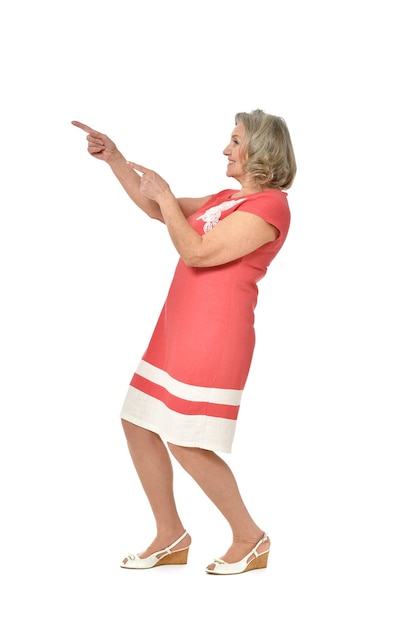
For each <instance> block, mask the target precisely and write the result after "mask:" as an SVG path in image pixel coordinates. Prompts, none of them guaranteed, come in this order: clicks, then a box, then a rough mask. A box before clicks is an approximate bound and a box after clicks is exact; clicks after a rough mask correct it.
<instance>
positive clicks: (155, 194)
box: [127, 161, 172, 204]
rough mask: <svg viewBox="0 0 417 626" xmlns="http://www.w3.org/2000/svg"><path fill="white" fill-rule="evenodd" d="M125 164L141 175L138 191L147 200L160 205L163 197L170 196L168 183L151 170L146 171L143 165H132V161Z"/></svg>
mask: <svg viewBox="0 0 417 626" xmlns="http://www.w3.org/2000/svg"><path fill="white" fill-rule="evenodd" d="M127 164H128V165H129V166H130V167H131V168H132V169H134V170H136V171H137V172H139V174H140V175H141V177H140V191H141V193H143V194H144V195H145V196H146V197H147V198H149V199H150V200H155V202H158V204H160V202H161V201H162V200H163V198H164V197H166V196H167V195H169V196H172V192H171V189H170V187H169V185H168V183H167V182H166V181H165V180H164V179H163V178H162V177H161V176H159V174H157V173H156V172H154V171H153V170H148V169H147V168H146V167H143V165H138V164H137V163H132V161H127Z"/></svg>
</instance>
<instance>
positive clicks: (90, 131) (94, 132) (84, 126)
mask: <svg viewBox="0 0 417 626" xmlns="http://www.w3.org/2000/svg"><path fill="white" fill-rule="evenodd" d="M71 124H73V125H74V126H77V128H81V130H84V131H85V132H86V133H90V134H91V135H92V134H100V133H99V132H98V131H97V130H94V129H93V128H90V127H89V126H87V124H83V123H82V122H77V121H75V120H74V121H72V122H71Z"/></svg>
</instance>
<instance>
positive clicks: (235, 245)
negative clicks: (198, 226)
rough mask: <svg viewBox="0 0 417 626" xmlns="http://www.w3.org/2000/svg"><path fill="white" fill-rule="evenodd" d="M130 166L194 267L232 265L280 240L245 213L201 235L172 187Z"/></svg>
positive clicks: (269, 226) (268, 227)
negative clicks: (194, 227) (231, 262)
mask: <svg viewBox="0 0 417 626" xmlns="http://www.w3.org/2000/svg"><path fill="white" fill-rule="evenodd" d="M129 164H130V166H131V167H132V168H133V169H135V170H137V171H138V172H139V173H140V174H141V175H142V180H141V193H143V194H144V195H146V196H147V197H148V198H150V199H151V200H155V201H156V202H157V203H158V204H159V207H160V209H161V213H162V215H163V218H164V222H165V225H166V227H167V228H168V232H169V235H170V237H171V239H172V242H173V244H174V246H175V248H176V250H177V252H178V254H179V255H180V257H181V258H182V260H183V261H184V263H185V264H186V265H188V266H190V267H212V266H215V265H222V264H223V263H229V262H230V261H234V260H236V259H239V258H241V257H243V256H245V255H246V254H250V253H251V252H253V251H254V250H256V249H257V248H259V247H260V246H262V245H264V244H266V243H268V242H270V241H274V240H275V239H276V238H277V237H278V234H279V231H278V229H277V228H275V226H272V224H269V223H268V222H266V221H265V220H264V219H262V218H261V217H259V216H258V215H254V214H252V213H245V212H244V211H235V212H234V213H231V214H230V215H229V216H228V217H227V218H225V219H224V220H221V221H220V222H219V223H218V224H217V225H216V227H215V228H213V229H212V230H211V231H209V232H208V233H206V234H205V235H199V234H198V233H197V232H196V231H195V230H194V229H193V228H192V227H191V226H190V224H189V223H188V222H187V219H186V217H185V216H184V213H183V211H182V210H181V208H180V206H179V204H178V201H177V200H176V198H175V197H174V195H173V193H172V191H171V189H170V187H169V185H168V183H167V182H166V181H165V180H164V179H163V178H161V177H160V176H159V175H158V174H157V173H156V172H154V171H152V170H148V169H147V168H145V167H143V166H141V165H137V164H136V163H129Z"/></svg>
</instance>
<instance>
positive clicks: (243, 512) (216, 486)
mask: <svg viewBox="0 0 417 626" xmlns="http://www.w3.org/2000/svg"><path fill="white" fill-rule="evenodd" d="M168 447H169V449H170V450H171V452H172V454H173V455H174V457H175V458H176V459H177V461H178V462H179V463H180V464H181V465H182V467H183V468H184V469H185V470H186V471H187V472H188V473H189V474H190V475H191V476H192V477H193V478H194V480H195V481H196V482H197V483H198V485H199V486H200V487H201V489H202V490H203V491H204V493H205V494H206V495H207V496H208V497H209V498H210V500H211V501H212V502H213V503H214V504H215V505H216V507H217V508H218V509H219V511H220V512H221V513H222V514H223V515H224V517H225V518H226V520H227V521H228V522H229V524H230V528H231V530H232V535H233V543H232V545H231V546H230V548H229V549H228V551H227V552H226V553H225V554H224V555H223V556H222V557H220V558H222V559H223V560H224V561H226V562H227V563H235V562H237V561H240V560H241V559H243V558H244V557H245V556H246V554H248V552H249V551H250V550H251V548H253V547H254V546H255V544H256V543H257V542H258V541H259V539H260V538H261V537H262V535H263V530H262V529H261V528H260V527H259V526H258V525H257V524H256V523H255V522H254V520H253V519H252V517H251V516H250V515H249V512H248V510H247V508H246V506H245V504H244V502H243V500H242V497H241V495H240V492H239V488H238V486H237V483H236V479H235V477H234V475H233V473H232V471H231V469H230V467H229V466H228V465H227V464H226V463H225V462H224V461H223V459H221V458H220V457H219V456H218V455H217V454H215V453H214V452H211V451H210V450H203V449H201V448H185V447H182V446H176V445H174V444H168ZM269 545H270V542H269V540H268V541H267V542H265V544H264V545H263V550H267V549H268V548H269Z"/></svg>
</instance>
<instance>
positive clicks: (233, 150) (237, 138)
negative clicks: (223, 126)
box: [223, 124, 247, 180]
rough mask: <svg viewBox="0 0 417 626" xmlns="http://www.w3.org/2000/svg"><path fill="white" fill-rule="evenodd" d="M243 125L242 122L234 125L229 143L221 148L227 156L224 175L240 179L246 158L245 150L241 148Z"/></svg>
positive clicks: (243, 139) (242, 143) (243, 137)
mask: <svg viewBox="0 0 417 626" xmlns="http://www.w3.org/2000/svg"><path fill="white" fill-rule="evenodd" d="M245 135H246V133H245V127H244V126H243V124H238V125H237V126H235V128H234V129H233V132H232V136H231V137H230V143H229V145H228V146H226V148H225V149H224V150H223V154H224V155H225V156H227V161H228V163H227V169H226V176H230V177H231V178H236V180H241V178H242V177H243V176H244V175H245V173H244V171H243V167H242V166H243V163H244V162H245V161H246V159H247V155H246V150H243V147H244V142H245Z"/></svg>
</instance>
